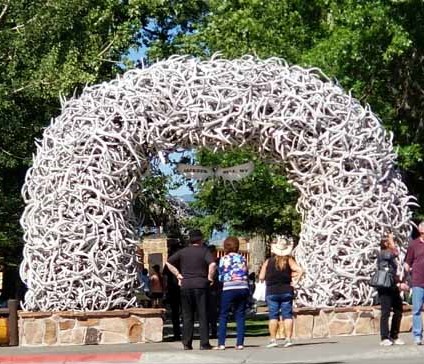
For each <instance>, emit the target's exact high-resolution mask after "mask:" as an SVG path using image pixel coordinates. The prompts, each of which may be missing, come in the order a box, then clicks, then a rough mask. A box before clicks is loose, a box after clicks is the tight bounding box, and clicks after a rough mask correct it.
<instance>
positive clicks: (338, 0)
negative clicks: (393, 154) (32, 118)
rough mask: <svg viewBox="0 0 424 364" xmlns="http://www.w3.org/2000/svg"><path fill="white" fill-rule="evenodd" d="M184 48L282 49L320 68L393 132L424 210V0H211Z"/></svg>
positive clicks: (281, 53) (267, 52)
mask: <svg viewBox="0 0 424 364" xmlns="http://www.w3.org/2000/svg"><path fill="white" fill-rule="evenodd" d="M208 4H209V12H207V15H206V16H204V17H203V18H201V20H200V21H198V22H196V23H195V24H193V28H194V30H195V31H194V32H193V33H191V34H184V35H181V36H177V37H175V39H173V43H174V48H175V49H176V50H177V51H178V52H179V53H191V54H195V55H199V56H207V55H210V54H212V53H214V52H221V53H222V54H223V56H225V57H237V56H242V55H243V54H246V53H250V54H256V55H258V56H260V57H262V58H266V57H271V56H278V57H282V58H285V59H286V60H287V61H289V62H290V63H296V64H300V65H303V66H307V67H309V66H311V67H316V66H317V67H320V68H321V69H323V70H324V72H325V73H326V74H327V75H328V76H330V77H334V78H337V80H338V81H339V82H340V84H341V85H342V86H343V87H344V88H345V89H346V90H351V91H352V93H353V95H354V96H355V97H356V98H358V99H359V100H361V102H363V103H364V104H370V105H371V106H372V109H373V111H374V112H375V113H376V114H377V115H379V116H380V117H381V119H382V120H383V123H384V125H385V127H386V128H387V129H389V130H392V131H393V132H394V136H395V138H394V143H395V145H396V146H397V147H398V150H399V152H400V158H399V167H400V168H401V169H402V170H403V171H404V175H405V181H406V183H407V185H408V188H409V189H410V191H411V192H412V193H413V194H414V195H416V196H417V197H418V200H419V202H420V203H421V206H423V207H422V208H421V210H419V211H417V214H418V215H419V214H422V213H423V212H424V192H423V191H424V179H423V178H422V177H421V176H422V174H423V173H422V171H423V170H424V161H423V158H422V156H423V154H424V123H423V120H424V107H423V105H424V86H423V85H424V73H423V71H422V70H423V66H424V37H423V36H422V35H423V34H424V2H423V1H421V0H405V1H395V0H392V1H387V0H310V1H302V0H268V1H264V0H211V1H209V2H208Z"/></svg>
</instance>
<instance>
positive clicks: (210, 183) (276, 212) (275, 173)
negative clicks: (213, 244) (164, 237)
mask: <svg viewBox="0 0 424 364" xmlns="http://www.w3.org/2000/svg"><path fill="white" fill-rule="evenodd" d="M248 161H253V162H254V164H255V170H254V172H253V174H252V175H251V176H249V177H246V178H244V179H242V180H240V181H238V182H232V183H231V182H228V181H224V180H222V179H215V180H207V181H205V182H203V183H202V184H201V185H200V186H199V190H198V192H197V193H196V201H195V202H194V203H193V205H194V206H195V207H196V208H197V209H199V210H200V211H201V212H202V214H201V216H199V217H197V218H196V219H195V222H194V224H195V225H197V226H200V227H201V228H202V230H203V231H204V232H206V233H207V234H208V235H209V234H210V233H211V232H212V230H213V229H217V230H222V229H223V228H229V230H230V232H232V233H243V234H246V233H247V234H260V235H271V234H274V233H284V234H288V235H296V234H298V233H299V226H300V220H299V215H298V214H297V212H296V210H295V208H294V205H295V203H296V201H297V197H298V195H297V193H296V191H295V190H294V188H293V187H292V186H291V184H290V183H289V182H288V181H287V179H286V178H285V177H284V176H282V175H281V168H280V166H279V165H275V164H272V163H268V162H267V161H265V160H262V159H261V158H260V157H259V156H257V155H256V154H255V153H254V152H252V151H250V150H232V151H228V152H216V153H213V152H211V151H209V150H206V149H202V150H200V151H199V152H198V153H197V154H196V162H197V163H198V164H200V165H203V166H214V167H216V166H221V167H230V166H234V165H237V164H242V163H246V162H248Z"/></svg>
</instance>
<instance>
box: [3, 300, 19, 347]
mask: <svg viewBox="0 0 424 364" xmlns="http://www.w3.org/2000/svg"><path fill="white" fill-rule="evenodd" d="M4 316H6V317H7V318H8V328H9V330H8V331H9V346H18V345H19V333H18V300H8V301H7V308H0V317H4Z"/></svg>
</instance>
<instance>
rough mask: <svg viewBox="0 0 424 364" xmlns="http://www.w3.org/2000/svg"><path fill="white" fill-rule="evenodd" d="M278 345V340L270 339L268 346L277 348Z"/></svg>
mask: <svg viewBox="0 0 424 364" xmlns="http://www.w3.org/2000/svg"><path fill="white" fill-rule="evenodd" d="M277 346H278V343H277V340H275V339H273V340H270V341H269V344H268V345H267V346H266V347H267V348H276V347H277Z"/></svg>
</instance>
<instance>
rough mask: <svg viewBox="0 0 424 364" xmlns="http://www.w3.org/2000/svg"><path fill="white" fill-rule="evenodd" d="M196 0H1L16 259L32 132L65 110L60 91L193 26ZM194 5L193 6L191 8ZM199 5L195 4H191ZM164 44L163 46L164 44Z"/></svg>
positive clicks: (106, 75)
mask: <svg viewBox="0 0 424 364" xmlns="http://www.w3.org/2000/svg"><path fill="white" fill-rule="evenodd" d="M196 3H197V2H195V1H164V0H54V1H50V0H47V1H46V0H31V1H30V0H3V1H2V2H0V125H1V128H0V256H1V255H8V256H11V257H14V259H16V260H17V261H19V259H20V258H19V255H20V249H21V245H22V239H21V236H22V231H21V230H20V227H19V223H18V220H19V217H20V215H21V213H22V209H23V202H22V200H21V198H20V195H19V190H20V188H21V186H22V184H23V180H24V175H25V170H26V169H27V167H28V166H29V165H30V163H31V160H32V158H31V156H32V153H33V152H34V149H35V147H34V139H35V138H40V137H41V134H42V131H43V128H44V127H46V126H47V125H48V123H49V120H51V118H53V117H55V116H57V115H58V114H59V112H60V103H59V95H63V96H65V97H71V96H72V95H76V96H78V94H79V93H80V92H81V90H82V88H83V87H84V86H85V85H86V84H93V83H98V82H101V81H105V80H110V79H112V78H115V76H116V74H117V73H122V72H123V67H124V66H131V65H133V63H134V62H131V61H130V60H129V59H128V54H129V50H130V49H135V50H137V49H139V48H140V47H143V46H149V45H151V44H153V43H155V42H157V41H158V40H161V42H162V44H164V43H166V38H168V37H170V34H171V33H172V32H171V29H173V28H175V27H176V26H178V27H179V28H178V29H179V31H180V32H186V31H187V30H189V29H188V28H189V26H190V24H189V23H190V19H191V18H192V17H193V16H194V15H195V13H196V11H197V10H196V9H197V8H196V6H197V7H198V8H199V11H200V9H201V8H202V5H201V4H200V5H196ZM191 10H193V13H192V11H191ZM194 10H196V11H194ZM165 48H166V47H165V46H163V47H162V48H161V49H165Z"/></svg>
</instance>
